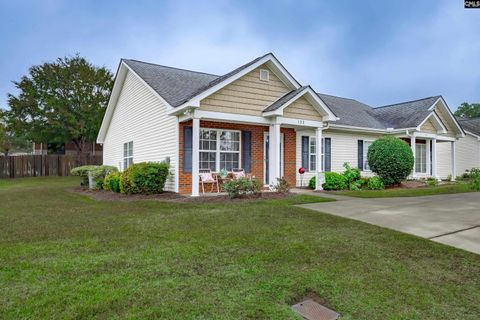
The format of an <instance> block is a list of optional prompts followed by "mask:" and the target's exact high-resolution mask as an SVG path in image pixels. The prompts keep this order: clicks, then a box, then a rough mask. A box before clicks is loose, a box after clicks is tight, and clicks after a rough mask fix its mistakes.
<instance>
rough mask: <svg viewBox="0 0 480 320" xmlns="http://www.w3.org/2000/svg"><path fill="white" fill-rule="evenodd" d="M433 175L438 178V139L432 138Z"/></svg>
mask: <svg viewBox="0 0 480 320" xmlns="http://www.w3.org/2000/svg"><path fill="white" fill-rule="evenodd" d="M430 141H431V145H432V164H431V168H432V177H433V178H435V179H437V180H438V170H437V139H432V140H430Z"/></svg>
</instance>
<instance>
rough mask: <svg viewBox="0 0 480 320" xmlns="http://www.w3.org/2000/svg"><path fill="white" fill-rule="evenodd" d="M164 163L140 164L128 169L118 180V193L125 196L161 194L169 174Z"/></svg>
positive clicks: (167, 167)
mask: <svg viewBox="0 0 480 320" xmlns="http://www.w3.org/2000/svg"><path fill="white" fill-rule="evenodd" d="M168 170H169V166H168V164H166V163H165V162H161V163H157V162H142V163H135V164H132V165H131V166H130V167H128V168H127V169H126V170H125V171H124V172H123V173H122V175H121V178H120V191H121V192H123V193H126V194H137V193H142V194H154V193H162V192H163V189H164V187H165V181H166V180H167V177H168V174H169V171H168Z"/></svg>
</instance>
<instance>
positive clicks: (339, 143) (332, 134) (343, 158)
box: [296, 129, 382, 186]
mask: <svg viewBox="0 0 480 320" xmlns="http://www.w3.org/2000/svg"><path fill="white" fill-rule="evenodd" d="M302 136H311V137H315V131H314V130H304V131H297V141H296V154H297V155H296V156H297V168H296V169H297V170H298V168H300V167H301V166H302ZM323 137H324V138H330V139H331V161H332V171H334V172H343V171H344V170H345V168H344V167H343V164H344V163H345V162H348V163H350V165H351V166H352V167H354V168H358V150H357V149H358V140H367V141H375V140H376V139H378V138H380V137H382V135H380V134H377V135H376V134H366V133H360V132H358V133H349V132H342V131H337V130H332V129H327V130H324V131H323ZM314 175H315V173H314V172H306V173H305V174H304V175H303V182H304V183H303V185H304V186H305V184H307V185H308V181H309V180H310V178H311V177H313V176H314ZM372 175H373V173H372V172H370V171H363V172H362V176H372ZM300 182H301V175H300V174H299V173H298V171H297V186H300Z"/></svg>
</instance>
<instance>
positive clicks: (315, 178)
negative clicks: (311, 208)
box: [308, 176, 317, 189]
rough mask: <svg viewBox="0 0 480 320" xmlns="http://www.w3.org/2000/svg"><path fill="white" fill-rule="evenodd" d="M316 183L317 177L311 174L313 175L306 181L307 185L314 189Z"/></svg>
mask: <svg viewBox="0 0 480 320" xmlns="http://www.w3.org/2000/svg"><path fill="white" fill-rule="evenodd" d="M316 185H317V177H316V176H313V177H311V178H310V180H309V181H308V187H309V188H310V189H315V187H316Z"/></svg>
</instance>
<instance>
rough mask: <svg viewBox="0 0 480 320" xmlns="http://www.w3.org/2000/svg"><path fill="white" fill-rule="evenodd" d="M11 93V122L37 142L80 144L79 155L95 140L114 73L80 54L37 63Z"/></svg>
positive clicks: (21, 133)
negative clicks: (88, 143) (15, 93)
mask: <svg viewBox="0 0 480 320" xmlns="http://www.w3.org/2000/svg"><path fill="white" fill-rule="evenodd" d="M14 84H15V86H16V88H17V89H18V90H19V93H18V94H17V95H14V94H8V105H9V107H10V109H9V110H5V111H4V113H5V117H6V120H7V124H8V127H9V128H10V129H11V130H13V131H14V132H15V133H16V134H18V135H19V136H25V137H26V138H27V139H28V140H31V141H34V142H37V143H40V142H42V143H57V144H61V143H68V142H70V141H72V142H73V143H74V145H75V148H76V151H77V155H78V157H80V154H81V153H82V152H84V150H85V148H86V144H87V142H90V141H95V139H96V136H97V133H98V130H99V129H100V124H101V121H102V118H103V115H104V113H105V109H106V106H107V104H108V99H109V96H110V91H111V88H112V85H113V75H112V73H111V72H110V71H109V70H108V69H107V68H105V67H97V66H94V65H92V64H91V63H90V62H88V61H87V60H86V59H85V58H84V57H81V56H79V55H78V54H77V55H75V56H73V57H64V58H58V59H57V60H56V61H55V62H51V63H44V64H42V65H37V66H33V67H31V68H30V69H29V74H28V75H26V76H23V77H22V78H21V80H20V81H18V82H14Z"/></svg>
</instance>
